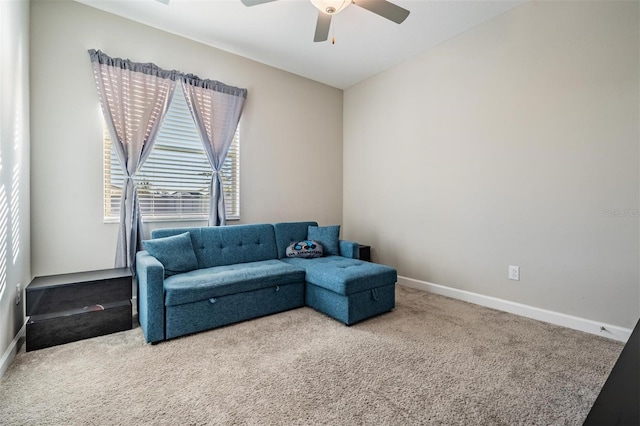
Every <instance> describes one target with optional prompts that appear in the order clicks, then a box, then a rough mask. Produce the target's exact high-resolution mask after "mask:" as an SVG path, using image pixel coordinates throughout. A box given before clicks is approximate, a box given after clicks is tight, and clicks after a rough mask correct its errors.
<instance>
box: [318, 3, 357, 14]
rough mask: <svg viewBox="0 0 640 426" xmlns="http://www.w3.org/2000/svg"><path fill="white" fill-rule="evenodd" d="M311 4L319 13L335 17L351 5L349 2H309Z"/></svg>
mask: <svg viewBox="0 0 640 426" xmlns="http://www.w3.org/2000/svg"><path fill="white" fill-rule="evenodd" d="M311 4H313V5H314V6H315V7H316V8H317V9H318V10H319V11H320V12H323V13H326V14H328V15H335V14H336V13H340V12H342V11H343V10H344V9H345V8H346V7H347V6H349V5H350V4H351V0H311Z"/></svg>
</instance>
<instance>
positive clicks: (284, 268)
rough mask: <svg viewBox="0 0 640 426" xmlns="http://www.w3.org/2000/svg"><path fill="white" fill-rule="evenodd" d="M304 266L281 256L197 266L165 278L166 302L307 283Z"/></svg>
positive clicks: (179, 301)
mask: <svg viewBox="0 0 640 426" xmlns="http://www.w3.org/2000/svg"><path fill="white" fill-rule="evenodd" d="M304 276H305V273H304V270H303V269H300V268H297V267H295V266H292V265H288V264H286V263H284V262H282V261H279V260H275V259H272V260H262V261H258V262H249V263H239V264H235V265H224V266H214V267H211V268H205V269H196V270H194V271H190V272H185V273H183V274H178V275H173V276H171V277H168V278H166V279H165V280H164V291H165V306H177V305H182V304H185V303H192V302H197V301H200V300H206V299H210V298H215V297H221V296H225V295H228V294H235V293H242V292H246V291H252V290H258V289H262V288H266V287H273V286H276V285H285V284H292V283H296V282H299V283H304Z"/></svg>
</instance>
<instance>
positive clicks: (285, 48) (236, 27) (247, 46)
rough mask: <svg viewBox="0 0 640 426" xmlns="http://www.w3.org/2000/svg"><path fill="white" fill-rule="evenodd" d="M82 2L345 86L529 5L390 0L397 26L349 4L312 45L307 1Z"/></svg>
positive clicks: (510, 0)
mask: <svg viewBox="0 0 640 426" xmlns="http://www.w3.org/2000/svg"><path fill="white" fill-rule="evenodd" d="M76 1H79V2H80V3H84V4H87V5H89V6H93V7H96V8H98V9H101V10H104V11H107V12H110V13H113V14H116V15H119V16H123V17H125V18H128V19H131V20H134V21H138V22H141V23H144V24H147V25H150V26H152V27H156V28H159V29H162V30H165V31H168V32H170V33H174V34H178V35H181V36H184V37H187V38H190V39H193V40H196V41H199V42H202V43H205V44H208V45H211V46H214V47H216V48H219V49H222V50H225V51H228V52H232V53H235V54H237V55H241V56H244V57H247V58H251V59H253V60H256V61H258V62H262V63H264V64H267V65H271V66H273V67H276V68H280V69H283V70H286V71H289V72H291V73H294V74H298V75H301V76H303V77H307V78H310V79H312V80H316V81H319V82H321V83H325V84H328V85H330V86H333V87H337V88H339V89H346V88H348V87H350V86H352V85H353V84H356V83H358V82H360V81H362V80H365V79H366V78H368V77H371V76H373V75H375V74H378V73H380V72H382V71H384V70H386V69H388V68H390V67H392V66H394V65H396V64H398V63H400V62H402V61H404V60H406V59H408V58H410V57H413V56H416V55H418V54H420V53H422V52H425V51H426V50H428V49H430V48H432V47H434V46H436V45H438V44H440V43H442V42H443V41H445V40H448V39H450V38H452V37H455V36H456V35H458V34H461V33H463V32H465V31H467V30H468V29H470V28H472V27H475V26H477V25H479V24H481V23H483V22H486V21H488V20H490V19H493V18H494V17H496V16H498V15H500V14H503V13H504V12H506V11H508V10H510V9H513V8H514V7H517V6H519V5H521V4H523V3H524V2H526V1H528V0H501V1H488V0H467V1H460V0H444V1H442V0H441V1H434V0H392V2H393V3H395V4H397V5H398V6H402V7H404V8H405V9H408V10H409V11H410V12H411V14H410V15H409V17H408V18H407V19H406V21H404V22H403V23H402V24H399V25H398V24H395V23H393V22H391V21H388V20H386V19H384V18H382V17H380V16H378V15H375V14H373V13H371V12H369V11H367V10H365V9H362V8H360V7H358V6H355V5H351V6H349V7H348V8H346V9H345V10H344V11H342V12H340V13H339V14H337V15H334V17H333V20H332V23H331V31H330V33H329V40H331V36H332V35H333V36H334V37H335V44H331V42H330V41H327V42H322V43H314V42H313V35H314V32H315V26H316V19H317V13H318V10H317V9H316V8H315V7H314V6H313V5H312V4H311V3H310V2H309V0H279V1H274V2H272V3H266V4H262V5H258V6H253V7H246V6H244V5H243V4H242V3H241V2H240V0H170V3H169V5H165V4H163V3H161V2H160V1H158V0H76Z"/></svg>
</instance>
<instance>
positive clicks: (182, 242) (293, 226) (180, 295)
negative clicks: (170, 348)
mask: <svg viewBox="0 0 640 426" xmlns="http://www.w3.org/2000/svg"><path fill="white" fill-rule="evenodd" d="M310 227H311V228H316V229H321V228H322V227H318V226H317V223H316V222H290V223H277V224H274V225H272V224H254V225H231V226H220V227H198V228H168V229H156V230H154V231H152V235H151V236H152V238H151V240H149V241H145V247H146V248H147V250H144V251H140V252H138V253H137V255H136V262H137V263H136V269H137V282H138V316H139V322H140V326H141V328H142V330H143V334H144V337H145V340H146V341H147V342H150V343H156V342H159V341H162V340H168V339H172V338H175V337H179V336H183V335H187V334H191V333H196V332H199V331H204V330H208V329H212V328H216V327H220V326H224V325H228V324H233V323H236V322H240V321H244V320H248V319H252V318H256V317H260V316H264V315H270V314H274V313H277V312H282V311H285V310H289V309H295V308H299V307H302V306H305V305H308V306H310V307H312V308H314V309H316V310H318V311H320V312H322V313H324V314H326V315H329V316H331V317H333V318H334V319H336V320H338V321H341V322H343V323H345V324H348V325H350V324H353V323H355V322H358V321H362V320H364V319H367V318H369V317H371V316H374V315H378V314H381V313H383V312H387V311H390V310H391V309H393V308H394V306H395V282H396V280H397V273H396V270H395V269H393V268H390V267H388V266H384V265H378V264H375V263H369V262H364V261H360V260H358V245H357V244H356V243H354V242H350V241H342V240H338V241H336V249H335V250H336V253H335V254H331V253H330V255H328V256H325V257H320V258H315V259H300V258H288V257H287V255H286V250H287V247H288V246H289V245H290V244H291V243H294V242H298V241H302V240H305V239H307V237H308V232H309V230H310Z"/></svg>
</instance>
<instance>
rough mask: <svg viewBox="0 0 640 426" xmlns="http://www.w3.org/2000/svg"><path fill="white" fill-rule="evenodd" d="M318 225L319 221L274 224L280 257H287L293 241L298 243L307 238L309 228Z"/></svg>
mask: <svg viewBox="0 0 640 426" xmlns="http://www.w3.org/2000/svg"><path fill="white" fill-rule="evenodd" d="M309 226H318V223H317V222H283V223H276V224H275V225H273V229H274V230H275V232H276V244H277V245H278V259H284V258H286V257H287V247H289V244H291V243H297V242H299V241H303V240H306V239H307V228H309Z"/></svg>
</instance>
